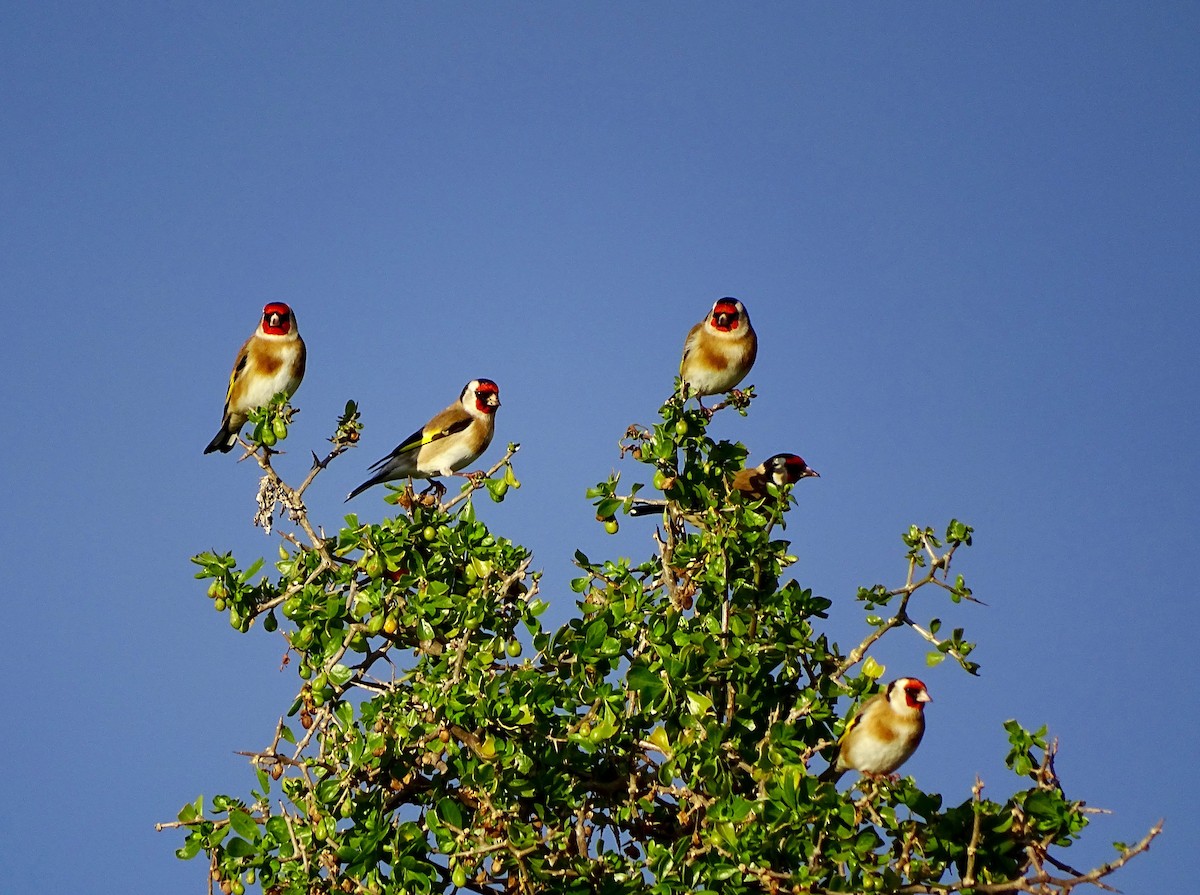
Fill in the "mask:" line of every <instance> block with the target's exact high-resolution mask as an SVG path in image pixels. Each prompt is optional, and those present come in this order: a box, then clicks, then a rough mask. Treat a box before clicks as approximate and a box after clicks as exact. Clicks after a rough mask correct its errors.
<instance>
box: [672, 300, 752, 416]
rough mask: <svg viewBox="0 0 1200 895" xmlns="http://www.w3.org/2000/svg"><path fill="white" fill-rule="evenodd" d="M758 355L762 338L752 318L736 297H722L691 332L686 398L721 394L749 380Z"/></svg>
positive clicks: (686, 346) (683, 367) (683, 370)
mask: <svg viewBox="0 0 1200 895" xmlns="http://www.w3.org/2000/svg"><path fill="white" fill-rule="evenodd" d="M757 353H758V336H756V335H755V334H754V327H753V326H751V325H750V315H749V314H747V313H746V309H745V307H744V306H743V305H742V303H741V302H740V301H738V300H737V299H736V298H722V299H720V300H719V301H718V302H717V303H716V304H714V305H713V309H712V312H711V313H710V314H709V315H708V317H706V318H705V319H704V320H702V321H701V322H700V323H697V324H696V325H695V326H693V327H692V328H691V330H689V331H688V334H687V339H686V340H684V343H683V359H682V360H681V361H680V362H679V377H680V378H681V379H682V380H683V386H684V397H685V398H689V397H691V396H693V395H695V397H696V400H697V401H700V406H701V407H704V402H703V401H701V400H700V399H701V398H703V397H704V396H705V395H719V394H723V393H724V392H727V391H730V390H731V389H732V388H734V386H736V385H737V384H738V383H739V382H741V381H742V380H743V379H745V378H746V374H747V373H749V372H750V368H751V367H752V366H754V357H755V355H756V354H757Z"/></svg>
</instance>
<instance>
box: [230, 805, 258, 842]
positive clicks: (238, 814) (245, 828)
mask: <svg viewBox="0 0 1200 895" xmlns="http://www.w3.org/2000/svg"><path fill="white" fill-rule="evenodd" d="M229 824H230V826H232V827H233V831H234V832H235V833H237V834H238V835H239V836H241V837H242V838H243V839H248V840H250V841H251V842H254V841H255V840H257V839H258V835H259V832H258V824H256V823H255V822H254V819H253V818H252V817H251V816H250V815H249V814H247V813H246V812H245V811H242V810H241V809H238V808H235V809H234V810H233V811H230V812H229ZM235 841H236V840H235Z"/></svg>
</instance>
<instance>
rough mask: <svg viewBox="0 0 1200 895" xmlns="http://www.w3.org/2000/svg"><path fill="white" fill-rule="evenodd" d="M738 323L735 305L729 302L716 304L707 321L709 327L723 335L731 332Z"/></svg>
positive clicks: (739, 319)
mask: <svg viewBox="0 0 1200 895" xmlns="http://www.w3.org/2000/svg"><path fill="white" fill-rule="evenodd" d="M740 323H741V315H739V314H738V309H737V305H735V304H734V303H733V302H731V301H719V302H717V303H716V305H715V306H714V307H713V311H712V317H711V318H710V319H709V321H708V324H709V326H711V327H712V328H713V329H719V330H720V331H721V332H723V333H727V332H732V331H733V330H735V329H737V328H738V325H739V324H740Z"/></svg>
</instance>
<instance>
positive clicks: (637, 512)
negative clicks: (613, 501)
mask: <svg viewBox="0 0 1200 895" xmlns="http://www.w3.org/2000/svg"><path fill="white" fill-rule="evenodd" d="M663 509H665V507H664V506H663V505H662V504H660V503H646V502H645V501H641V500H639V501H636V502H634V504H633V505H632V506H631V507H630V508H629V515H630V516H653V515H654V514H656V513H659V514H661V513H662V511H663Z"/></svg>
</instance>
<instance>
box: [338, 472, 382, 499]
mask: <svg viewBox="0 0 1200 895" xmlns="http://www.w3.org/2000/svg"><path fill="white" fill-rule="evenodd" d="M382 481H384V480H383V479H381V478H380V477H379V476H376V477H374V478H370V479H367V480H366V481H365V482H363V483H362V484H361V485H359V486H358V487H357V488H355V489H354V490H353V491H351V492H350V493H349V494H347V495H346V500H350V499H351V498H354V497H358V495H360V494H362V493H363V492H364V491H366V490H367V489H368V488H370V487H372V486H374V485H378V484H379V483H380V482H382ZM342 502H343V503H345V501H342Z"/></svg>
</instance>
